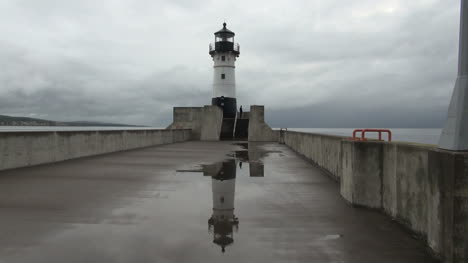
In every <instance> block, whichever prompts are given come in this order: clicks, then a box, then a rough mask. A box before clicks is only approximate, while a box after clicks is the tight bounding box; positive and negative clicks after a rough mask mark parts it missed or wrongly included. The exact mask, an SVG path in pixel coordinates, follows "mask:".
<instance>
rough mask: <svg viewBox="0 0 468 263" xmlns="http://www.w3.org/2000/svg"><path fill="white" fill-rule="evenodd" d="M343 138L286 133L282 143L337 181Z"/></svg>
mask: <svg viewBox="0 0 468 263" xmlns="http://www.w3.org/2000/svg"><path fill="white" fill-rule="evenodd" d="M342 140H343V137H339V136H332V135H323V134H312V133H304V132H294V131H287V132H285V135H284V143H285V144H286V145H288V146H289V147H291V148H292V149H294V151H296V152H298V153H300V154H301V155H304V156H305V157H306V158H308V159H309V160H312V161H313V162H314V163H316V164H317V165H318V166H320V167H322V168H324V169H325V170H327V171H329V172H330V175H332V176H333V178H334V179H335V180H337V181H339V180H340V178H341V173H342V167H341V165H342V163H341V152H342V151H341V147H342V145H341V141H342Z"/></svg>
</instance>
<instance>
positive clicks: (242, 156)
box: [177, 143, 267, 253]
mask: <svg viewBox="0 0 468 263" xmlns="http://www.w3.org/2000/svg"><path fill="white" fill-rule="evenodd" d="M233 145H237V146H241V147H242V149H243V150H237V151H234V152H231V153H229V154H227V157H228V158H229V159H226V160H224V161H221V162H217V163H214V164H205V165H202V169H201V170H185V171H184V170H178V171H177V172H178V173H184V172H189V173H194V172H195V173H196V172H202V173H203V175H204V176H209V177H211V188H212V200H213V214H212V216H211V217H210V218H209V219H208V230H209V232H210V233H212V234H213V243H214V244H216V245H218V246H219V247H221V251H222V252H223V253H224V252H226V247H227V246H230V245H232V244H233V243H234V232H237V231H238V230H239V218H238V217H236V215H235V213H234V211H235V195H236V176H237V172H238V171H239V172H240V173H242V174H244V175H245V172H244V171H246V170H247V169H248V173H247V175H248V176H250V177H264V165H263V162H262V160H261V159H262V158H263V157H264V156H265V155H266V154H267V152H265V151H260V152H258V153H256V152H255V151H250V152H249V150H248V143H234V144H233ZM251 158H252V159H251ZM244 163H245V164H244ZM243 166H244V170H242V167H243Z"/></svg>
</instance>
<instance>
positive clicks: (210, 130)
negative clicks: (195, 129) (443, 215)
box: [200, 106, 223, 141]
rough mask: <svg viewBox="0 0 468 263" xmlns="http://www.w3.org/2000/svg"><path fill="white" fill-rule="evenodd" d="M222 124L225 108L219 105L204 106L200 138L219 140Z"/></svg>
mask: <svg viewBox="0 0 468 263" xmlns="http://www.w3.org/2000/svg"><path fill="white" fill-rule="evenodd" d="M222 125H223V110H222V109H221V108H220V107H218V106H204V107H203V117H202V125H201V127H202V128H201V136H200V140H202V141H219V137H220V135H221V126H222Z"/></svg>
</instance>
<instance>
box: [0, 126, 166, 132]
mask: <svg viewBox="0 0 468 263" xmlns="http://www.w3.org/2000/svg"><path fill="white" fill-rule="evenodd" d="M154 129H164V128H158V127H111V126H109V127H107V126H106V127H93V126H83V127H81V126H0V132H12V131H124V130H154Z"/></svg>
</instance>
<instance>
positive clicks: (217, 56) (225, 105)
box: [209, 23, 240, 118]
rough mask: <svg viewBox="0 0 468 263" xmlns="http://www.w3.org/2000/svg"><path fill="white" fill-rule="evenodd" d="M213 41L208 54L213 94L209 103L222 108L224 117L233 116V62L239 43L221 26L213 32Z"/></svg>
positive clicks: (234, 85)
mask: <svg viewBox="0 0 468 263" xmlns="http://www.w3.org/2000/svg"><path fill="white" fill-rule="evenodd" d="M214 35H215V42H214V43H212V44H210V49H209V54H210V56H211V57H212V58H213V62H214V63H213V96H212V99H211V104H212V105H216V106H219V107H221V108H222V109H223V117H224V118H235V116H236V113H237V102H236V74H235V68H236V66H235V63H236V59H237V58H238V57H239V54H240V53H239V44H237V43H235V42H234V36H235V34H234V32H232V31H231V30H229V29H227V28H226V23H223V28H221V29H220V30H219V31H217V32H215V33H214Z"/></svg>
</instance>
